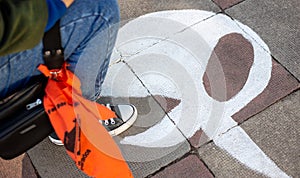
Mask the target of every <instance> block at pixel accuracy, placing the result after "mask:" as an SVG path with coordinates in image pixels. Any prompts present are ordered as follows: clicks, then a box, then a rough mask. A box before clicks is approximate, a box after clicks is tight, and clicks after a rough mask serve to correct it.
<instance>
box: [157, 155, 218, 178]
mask: <svg viewBox="0 0 300 178" xmlns="http://www.w3.org/2000/svg"><path fill="white" fill-rule="evenodd" d="M182 177H188V178H213V177H214V176H213V175H212V174H211V173H210V172H209V170H208V169H207V167H206V166H205V165H204V163H203V162H202V161H201V160H200V159H199V158H198V157H197V156H196V155H189V156H188V157H186V158H184V159H182V160H180V161H178V162H176V163H175V164H173V165H170V166H168V167H167V168H165V169H164V170H162V171H161V172H159V173H158V174H156V175H154V176H153V178H182Z"/></svg>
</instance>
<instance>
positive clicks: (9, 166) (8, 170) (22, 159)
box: [0, 154, 37, 178]
mask: <svg viewBox="0 0 300 178" xmlns="http://www.w3.org/2000/svg"><path fill="white" fill-rule="evenodd" d="M0 177H1V178H2V177H3V178H37V175H36V174H35V170H34V168H33V166H32V164H31V161H30V159H29V157H28V156H27V155H26V154H23V155H21V156H19V157H17V158H15V159H12V160H3V159H1V158H0Z"/></svg>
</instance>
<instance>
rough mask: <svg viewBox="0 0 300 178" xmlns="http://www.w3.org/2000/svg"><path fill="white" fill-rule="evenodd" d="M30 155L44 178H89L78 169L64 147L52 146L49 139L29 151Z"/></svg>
mask: <svg viewBox="0 0 300 178" xmlns="http://www.w3.org/2000/svg"><path fill="white" fill-rule="evenodd" d="M28 155H29V157H30V159H31V161H32V163H33V165H34V167H35V168H36V170H37V172H38V174H39V175H40V176H41V177H42V178H53V177H56V178H73V177H78V178H87V177H88V176H86V175H85V174H84V173H82V172H81V171H80V170H79V169H77V167H76V165H75V163H74V162H73V161H72V159H71V158H70V157H69V156H68V155H67V153H66V151H65V148H64V147H63V146H56V145H54V144H52V143H51V142H50V141H49V139H48V138H46V139H45V140H44V141H42V142H41V143H39V144H38V145H36V146H35V147H33V148H32V149H30V150H29V151H28Z"/></svg>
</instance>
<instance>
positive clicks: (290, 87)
mask: <svg viewBox="0 0 300 178" xmlns="http://www.w3.org/2000/svg"><path fill="white" fill-rule="evenodd" d="M298 88H300V84H299V82H298V81H297V79H295V78H294V77H293V76H292V75H291V74H290V73H289V72H288V71H287V70H285V69H284V68H283V67H282V66H281V65H280V64H278V63H277V62H276V61H275V60H273V67H272V75H271V79H270V82H269V84H268V86H267V88H266V89H265V90H264V91H263V92H262V93H261V94H260V95H258V96H257V97H256V98H255V99H254V100H252V101H251V102H250V103H249V104H248V105H247V106H246V107H244V108H243V109H242V110H240V111H239V112H237V113H236V114H234V115H233V119H234V120H235V121H237V122H238V123H241V122H243V121H245V120H247V119H248V118H250V117H251V116H253V115H255V114H257V113H259V112H261V111H263V110H264V109H265V108H267V107H268V106H270V105H272V104H273V103H275V102H276V101H278V100H280V99H281V98H283V97H285V96H287V95H288V94H290V93H292V92H293V91H295V90H296V89H298Z"/></svg>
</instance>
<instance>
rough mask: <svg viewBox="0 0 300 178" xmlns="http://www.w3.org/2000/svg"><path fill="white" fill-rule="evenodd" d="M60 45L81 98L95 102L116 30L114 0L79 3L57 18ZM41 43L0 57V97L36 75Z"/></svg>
mask: <svg viewBox="0 0 300 178" xmlns="http://www.w3.org/2000/svg"><path fill="white" fill-rule="evenodd" d="M60 25H61V36H62V45H63V47H64V49H65V59H66V61H67V62H68V63H69V64H70V66H69V69H70V70H71V71H73V72H74V73H75V74H76V75H77V76H78V77H79V79H80V81H81V83H82V85H81V88H82V91H83V95H84V96H85V97H87V98H89V99H95V98H96V97H97V96H98V95H99V93H100V89H101V85H102V83H103V80H104V78H105V75H106V72H107V69H108V64H109V59H110V55H111V53H112V49H113V46H114V44H115V40H116V36H117V32H118V28H119V8H118V4H117V1H116V0H80V1H75V2H74V4H72V5H71V7H70V8H69V9H68V10H67V12H66V14H65V15H64V17H63V18H62V19H61V24H60ZM41 63H43V59H42V44H41V43H40V44H39V45H37V46H36V47H35V48H33V49H30V50H26V51H22V52H19V53H15V54H11V55H7V56H3V57H0V72H1V75H0V91H1V93H0V98H2V97H4V96H5V95H6V94H8V93H11V92H12V91H14V90H15V89H16V88H20V87H24V85H26V83H27V82H28V80H29V79H30V78H31V77H32V76H35V75H39V74H40V72H39V71H38V70H37V69H36V68H37V66H38V65H39V64H41Z"/></svg>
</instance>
